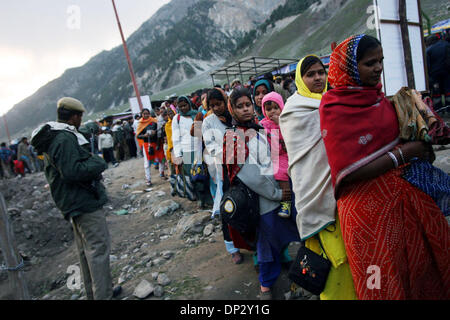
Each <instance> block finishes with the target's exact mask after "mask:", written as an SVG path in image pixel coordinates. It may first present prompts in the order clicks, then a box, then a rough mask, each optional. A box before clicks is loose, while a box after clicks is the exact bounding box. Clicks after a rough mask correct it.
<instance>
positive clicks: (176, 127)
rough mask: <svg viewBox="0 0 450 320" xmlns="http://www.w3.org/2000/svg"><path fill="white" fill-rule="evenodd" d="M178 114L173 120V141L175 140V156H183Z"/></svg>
mask: <svg viewBox="0 0 450 320" xmlns="http://www.w3.org/2000/svg"><path fill="white" fill-rule="evenodd" d="M177 118H178V115H175V117H174V118H173V119H174V121H172V142H173V154H174V156H175V157H181V156H182V153H181V151H182V150H181V136H180V124H179V123H178V119H177Z"/></svg>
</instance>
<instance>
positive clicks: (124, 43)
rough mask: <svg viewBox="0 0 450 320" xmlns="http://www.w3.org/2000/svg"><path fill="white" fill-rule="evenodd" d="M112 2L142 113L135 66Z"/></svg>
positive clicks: (112, 0)
mask: <svg viewBox="0 0 450 320" xmlns="http://www.w3.org/2000/svg"><path fill="white" fill-rule="evenodd" d="M111 2H112V5H113V8H114V12H115V14H116V19H117V25H118V26H119V31H120V36H121V37H122V43H123V50H124V51H125V57H126V58H127V62H128V69H129V70H130V75H131V81H132V82H133V87H134V91H135V92H136V98H137V101H138V103H139V108H140V109H141V111H142V109H143V105H142V100H141V95H140V94H139V89H138V86H137V82H136V78H135V76H134V70H133V65H132V63H131V59H130V55H129V53H128V47H127V42H126V41H125V37H124V36H123V32H122V26H121V24H120V20H119V15H118V13H117V8H116V4H115V3H114V0H111Z"/></svg>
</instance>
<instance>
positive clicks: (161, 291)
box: [153, 286, 164, 298]
mask: <svg viewBox="0 0 450 320" xmlns="http://www.w3.org/2000/svg"><path fill="white" fill-rule="evenodd" d="M153 295H154V296H155V297H158V298H160V297H162V296H163V295H164V288H163V287H162V286H156V287H155V290H154V291H153Z"/></svg>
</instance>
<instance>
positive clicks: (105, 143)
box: [98, 127, 119, 167]
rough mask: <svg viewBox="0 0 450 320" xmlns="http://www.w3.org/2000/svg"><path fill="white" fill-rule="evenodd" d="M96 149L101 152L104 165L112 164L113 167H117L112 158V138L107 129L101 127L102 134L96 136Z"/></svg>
mask: <svg viewBox="0 0 450 320" xmlns="http://www.w3.org/2000/svg"><path fill="white" fill-rule="evenodd" d="M98 148H99V149H100V150H101V151H102V154H103V159H104V160H105V161H106V163H110V162H112V164H113V166H114V167H117V166H118V165H119V164H118V163H117V161H116V158H115V157H114V138H113V136H112V135H111V131H110V130H109V129H108V128H107V127H103V128H102V133H101V134H100V135H99V136H98Z"/></svg>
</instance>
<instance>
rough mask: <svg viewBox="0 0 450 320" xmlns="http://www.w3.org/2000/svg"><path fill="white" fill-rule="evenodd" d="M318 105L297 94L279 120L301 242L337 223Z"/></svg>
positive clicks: (287, 104)
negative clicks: (287, 160)
mask: <svg viewBox="0 0 450 320" xmlns="http://www.w3.org/2000/svg"><path fill="white" fill-rule="evenodd" d="M319 105H320V100H317V99H311V98H306V97H303V96H301V95H299V94H298V93H295V94H294V95H293V96H291V97H290V98H289V99H288V101H287V103H286V106H285V107H284V110H283V112H282V113H281V116H280V128H281V133H282V135H283V137H284V141H285V143H286V148H287V151H288V155H289V171H288V172H289V176H290V177H291V180H292V183H293V191H294V194H295V207H296V209H297V212H298V215H297V227H298V230H299V233H300V238H301V239H302V241H304V240H306V239H308V238H310V237H312V236H314V235H315V234H317V233H318V232H320V231H322V230H323V229H324V228H326V227H327V226H329V225H330V224H332V223H334V222H335V219H336V200H335V198H334V192H333V185H332V183H331V169H330V166H329V164H328V157H327V154H326V150H325V145H324V143H323V140H322V135H321V131H320V118H319Z"/></svg>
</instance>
